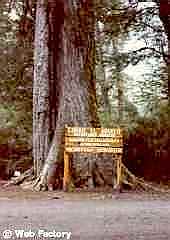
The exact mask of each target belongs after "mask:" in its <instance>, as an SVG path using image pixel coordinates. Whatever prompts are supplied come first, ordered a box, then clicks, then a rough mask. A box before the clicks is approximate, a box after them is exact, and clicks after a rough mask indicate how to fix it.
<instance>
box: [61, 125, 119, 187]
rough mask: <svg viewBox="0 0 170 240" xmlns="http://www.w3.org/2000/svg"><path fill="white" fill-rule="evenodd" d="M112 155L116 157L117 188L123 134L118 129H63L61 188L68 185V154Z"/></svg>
mask: <svg viewBox="0 0 170 240" xmlns="http://www.w3.org/2000/svg"><path fill="white" fill-rule="evenodd" d="M74 152H80V153H112V154H116V155H117V164H116V168H117V170H116V172H117V174H116V175H117V183H116V185H117V187H120V185H121V161H122V153H123V134H122V130H121V129H120V128H81V127H66V128H65V149H64V179H63V188H64V190H65V191H67V189H68V186H69V184H70V166H69V165H70V164H69V155H68V154H69V153H74Z"/></svg>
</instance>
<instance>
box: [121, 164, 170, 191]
mask: <svg viewBox="0 0 170 240" xmlns="http://www.w3.org/2000/svg"><path fill="white" fill-rule="evenodd" d="M122 184H125V185H128V186H130V187H131V188H132V189H133V190H136V189H142V190H144V191H152V192H157V193H166V192H167V191H166V190H165V189H163V188H161V187H155V186H153V184H152V183H147V182H146V181H145V180H144V179H142V178H139V177H136V176H135V175H134V174H133V173H131V172H130V171H129V170H128V168H127V167H126V166H125V165H124V164H123V163H122Z"/></svg>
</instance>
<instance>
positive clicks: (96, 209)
mask: <svg viewBox="0 0 170 240" xmlns="http://www.w3.org/2000/svg"><path fill="white" fill-rule="evenodd" d="M39 229H41V230H42V229H43V230H44V231H47V232H50V231H55V232H58V231H67V232H71V237H70V239H72V240H105V239H106V240H119V239H121V240H170V194H162V195H160V194H154V195H153V194H148V193H132V192H123V193H121V194H116V193H114V194H106V193H97V192H76V193H75V192H74V193H63V192H31V191H28V190H24V191H23V190H21V189H20V188H19V187H10V188H7V189H5V188H3V187H2V186H1V189H0V239H5V238H4V237H3V232H4V231H5V230H10V231H11V232H10V233H12V234H11V235H12V236H11V237H10V238H9V236H7V235H6V239H67V237H66V236H65V237H62V238H59V237H55V238H54V237H51V238H50V237H45V236H44V237H39V236H38V231H39ZM15 230H24V231H25V232H26V231H29V230H31V232H34V233H35V236H34V237H27V238H26V237H21V238H17V236H16V232H15ZM7 237H8V238H7Z"/></svg>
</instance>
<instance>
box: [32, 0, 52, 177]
mask: <svg viewBox="0 0 170 240" xmlns="http://www.w3.org/2000/svg"><path fill="white" fill-rule="evenodd" d="M48 34H49V32H48V24H47V5H46V4H45V0H38V1H37V11H36V27H35V43H34V48H35V50H34V83H33V158H34V174H35V176H38V175H39V174H40V171H41V169H42V166H43V163H44V159H46V157H47V154H48V150H49V82H48V78H49V74H48V72H49V67H48V54H49V50H48Z"/></svg>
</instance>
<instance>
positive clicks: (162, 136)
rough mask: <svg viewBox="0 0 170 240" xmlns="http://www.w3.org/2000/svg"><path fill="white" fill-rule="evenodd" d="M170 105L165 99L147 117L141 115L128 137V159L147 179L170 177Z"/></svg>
mask: <svg viewBox="0 0 170 240" xmlns="http://www.w3.org/2000/svg"><path fill="white" fill-rule="evenodd" d="M169 119H170V107H169V106H168V103H167V102H162V103H161V104H160V105H159V107H157V108H156V109H154V110H153V111H152V112H151V113H150V116H149V117H147V118H140V119H139V120H138V121H137V125H136V127H135V128H134V129H133V130H131V132H130V133H129V132H127V134H126V137H125V143H126V144H125V161H126V164H127V165H128V166H129V168H130V169H131V170H132V171H133V172H135V173H136V174H138V175H139V176H143V177H145V178H146V179H148V180H156V181H158V182H159V181H160V180H162V181H165V182H166V181H167V180H169V179H170V162H169V156H170V147H169V136H170V121H169Z"/></svg>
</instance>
